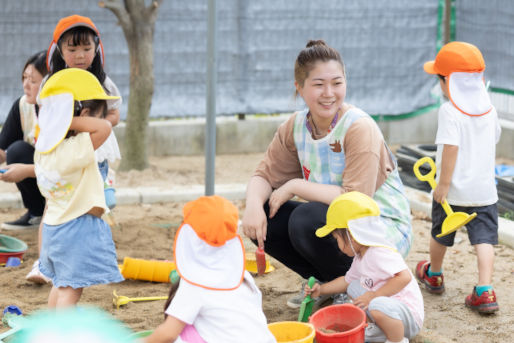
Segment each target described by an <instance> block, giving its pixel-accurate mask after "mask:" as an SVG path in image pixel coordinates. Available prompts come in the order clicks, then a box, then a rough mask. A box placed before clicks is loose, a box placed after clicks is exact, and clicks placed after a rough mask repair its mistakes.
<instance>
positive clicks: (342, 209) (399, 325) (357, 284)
mask: <svg viewBox="0 0 514 343" xmlns="http://www.w3.org/2000/svg"><path fill="white" fill-rule="evenodd" d="M379 216H380V210H379V208H378V205H377V203H376V202H375V201H374V200H373V199H372V198H370V197H369V196H367V195H365V194H363V193H359V192H348V193H345V194H342V195H340V196H338V197H337V198H335V199H334V201H332V203H331V204H330V206H329V208H328V211H327V224H326V225H325V226H323V227H322V228H320V229H318V230H317V231H316V236H318V237H325V236H327V235H329V234H330V233H331V234H332V236H333V237H334V238H335V239H336V241H337V245H338V247H339V249H340V250H341V251H342V252H343V253H345V254H346V255H348V256H353V262H352V265H351V267H350V270H348V272H347V273H346V275H345V276H341V277H339V278H337V279H335V280H332V281H330V282H327V283H324V284H322V285H320V284H318V283H316V284H315V285H314V286H313V287H312V289H311V288H310V287H309V286H308V285H306V286H305V293H307V294H312V295H313V296H314V297H317V296H320V295H327V294H336V293H342V292H347V293H348V295H349V296H350V297H351V298H352V299H353V303H354V304H355V305H356V306H359V307H360V308H362V309H363V310H365V311H366V312H367V314H368V316H369V317H370V319H371V320H372V321H374V322H375V324H376V325H373V324H369V325H368V327H367V328H366V332H365V340H366V342H384V341H386V343H387V342H408V341H409V340H408V339H409V338H412V337H414V336H416V335H417V334H418V332H419V330H420V329H421V327H422V325H423V317H424V313H423V298H422V296H421V291H420V290H419V287H418V285H417V283H416V281H415V280H414V277H413V276H412V273H411V272H410V271H409V269H408V268H407V265H406V264H405V261H404V260H403V258H402V256H401V255H400V254H399V253H398V252H397V250H396V248H395V247H394V244H392V243H390V242H389V241H388V240H387V239H386V231H387V230H386V228H385V225H384V224H383V222H382V221H381V220H380V217H379ZM386 339H387V340H386Z"/></svg>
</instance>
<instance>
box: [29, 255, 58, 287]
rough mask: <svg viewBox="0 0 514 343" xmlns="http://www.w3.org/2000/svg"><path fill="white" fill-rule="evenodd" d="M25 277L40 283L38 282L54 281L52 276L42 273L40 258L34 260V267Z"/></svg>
mask: <svg viewBox="0 0 514 343" xmlns="http://www.w3.org/2000/svg"><path fill="white" fill-rule="evenodd" d="M25 279H27V281H30V282H34V283H38V284H45V283H49V282H51V281H52V280H51V279H50V278H48V277H46V276H45V275H43V273H41V271H40V270H39V260H36V261H35V262H34V264H33V265H32V269H31V270H30V272H29V273H28V274H27V276H26V277H25Z"/></svg>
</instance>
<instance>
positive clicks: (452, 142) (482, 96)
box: [416, 42, 501, 313]
mask: <svg viewBox="0 0 514 343" xmlns="http://www.w3.org/2000/svg"><path fill="white" fill-rule="evenodd" d="M424 69H425V72H427V73H429V74H435V75H438V76H439V78H440V80H439V82H440V85H441V89H442V91H443V93H444V95H445V96H446V97H447V98H448V100H449V101H447V102H446V103H444V104H442V105H441V107H440V109H439V114H438V128H437V136H436V140H435V143H436V144H437V155H436V166H437V171H438V173H437V187H436V188H435V190H434V193H433V198H434V201H433V203H432V238H431V239H430V261H426V260H424V261H420V262H419V263H418V265H417V266H416V277H417V278H418V279H419V280H420V281H421V283H423V284H424V285H425V287H426V289H427V291H428V292H430V293H434V294H442V293H443V292H444V290H445V288H444V277H443V273H442V265H443V259H444V255H445V253H446V249H447V247H450V246H452V245H453V243H454V239H455V232H453V233H450V234H448V235H446V236H442V237H436V236H437V235H438V234H440V233H441V226H442V223H443V221H444V219H445V218H446V214H445V212H444V210H443V208H442V206H441V203H442V202H443V201H444V200H445V199H446V200H447V201H448V203H449V204H450V205H452V208H453V210H454V211H458V212H466V213H470V214H471V213H473V212H476V213H477V218H475V219H473V220H472V221H471V222H469V223H468V224H466V228H467V232H468V237H469V240H470V243H471V245H473V246H474V247H475V251H476V255H477V259H478V283H477V285H476V286H475V287H474V288H473V291H472V293H471V294H470V295H468V296H467V297H466V299H465V304H466V306H468V307H470V308H471V309H473V310H477V311H478V312H482V313H492V312H495V311H497V310H498V308H499V307H498V303H497V302H496V294H495V293H494V290H493V288H492V274H493V264H494V248H493V245H495V244H498V209H497V206H496V203H497V201H498V195H497V192H496V185H495V176H494V166H495V157H496V150H495V149H496V147H495V146H496V143H498V141H499V139H500V133H501V128H500V125H499V121H498V115H497V113H496V109H495V108H494V106H493V105H492V104H491V100H490V98H489V94H488V93H487V90H486V87H485V84H484V76H483V72H484V70H485V62H484V59H483V57H482V53H481V52H480V50H479V49H478V48H477V47H476V46H474V45H472V44H469V43H465V42H451V43H448V44H446V45H445V46H443V47H442V48H441V50H440V51H439V53H438V54H437V56H436V58H435V60H434V61H430V62H427V63H425V65H424Z"/></svg>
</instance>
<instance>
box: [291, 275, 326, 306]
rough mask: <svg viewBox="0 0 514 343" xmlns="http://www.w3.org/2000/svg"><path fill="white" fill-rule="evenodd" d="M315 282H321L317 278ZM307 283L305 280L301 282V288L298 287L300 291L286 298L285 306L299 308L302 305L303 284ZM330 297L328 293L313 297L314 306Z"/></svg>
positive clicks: (303, 295) (303, 296)
mask: <svg viewBox="0 0 514 343" xmlns="http://www.w3.org/2000/svg"><path fill="white" fill-rule="evenodd" d="M316 283H319V284H321V282H319V281H318V280H316ZM306 284H307V280H304V281H303V282H302V288H301V289H300V292H298V293H297V294H296V295H295V296H293V297H291V298H289V299H287V306H289V307H290V308H300V306H302V301H303V299H305V292H304V290H305V285H306ZM329 298H331V296H330V295H322V296H319V297H317V298H315V299H314V307H319V306H320V305H321V304H323V303H324V302H325V301H326V300H327V299H329Z"/></svg>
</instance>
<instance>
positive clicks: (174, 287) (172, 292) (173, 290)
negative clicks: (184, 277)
mask: <svg viewBox="0 0 514 343" xmlns="http://www.w3.org/2000/svg"><path fill="white" fill-rule="evenodd" d="M179 285H180V279H178V280H177V281H176V282H172V283H171V287H170V293H169V294H168V299H167V300H166V303H165V304H164V319H166V317H168V315H167V314H166V310H167V309H168V307H169V306H170V304H171V301H172V300H173V298H174V297H175V293H177V289H178V286H179Z"/></svg>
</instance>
